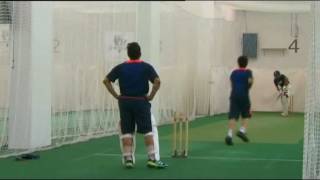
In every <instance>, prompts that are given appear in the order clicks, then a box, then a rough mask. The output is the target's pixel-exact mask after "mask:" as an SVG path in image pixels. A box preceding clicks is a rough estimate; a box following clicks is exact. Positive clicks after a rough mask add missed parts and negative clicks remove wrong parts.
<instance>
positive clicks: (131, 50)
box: [127, 42, 141, 59]
mask: <svg viewBox="0 0 320 180" xmlns="http://www.w3.org/2000/svg"><path fill="white" fill-rule="evenodd" d="M127 53H128V56H129V58H130V59H139V58H140V57H141V50H140V46H139V44H138V43H137V42H131V43H128V45H127Z"/></svg>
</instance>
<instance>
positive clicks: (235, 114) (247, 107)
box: [229, 97, 251, 120]
mask: <svg viewBox="0 0 320 180" xmlns="http://www.w3.org/2000/svg"><path fill="white" fill-rule="evenodd" d="M240 115H241V117H242V118H250V117H251V103H250V99H249V97H231V98H230V110H229V119H236V120H238V119H239V117H240Z"/></svg>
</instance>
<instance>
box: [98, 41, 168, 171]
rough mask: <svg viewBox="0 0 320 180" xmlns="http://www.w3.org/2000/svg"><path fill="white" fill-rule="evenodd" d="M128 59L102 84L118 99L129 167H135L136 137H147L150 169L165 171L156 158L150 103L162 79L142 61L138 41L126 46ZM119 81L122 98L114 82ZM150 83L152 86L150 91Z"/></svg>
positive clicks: (123, 141)
mask: <svg viewBox="0 0 320 180" xmlns="http://www.w3.org/2000/svg"><path fill="white" fill-rule="evenodd" d="M127 53H128V56H129V58H130V59H129V60H128V61H126V62H124V63H121V64H119V65H117V66H116V67H114V68H113V69H112V70H111V72H110V73H109V74H108V75H107V76H106V78H105V80H104V81H103V83H104V84H105V86H106V87H107V89H108V91H109V92H110V93H111V94H112V96H113V97H115V98H116V99H118V104H119V111H120V127H121V134H122V146H123V158H124V160H125V166H126V167H127V168H132V167H133V164H134V162H133V134H134V133H135V128H136V126H137V132H138V133H141V134H144V137H145V145H146V147H147V152H148V158H149V159H148V161H147V166H148V167H154V168H164V167H166V165H165V164H163V163H162V162H161V161H157V160H156V158H155V149H154V141H153V133H152V124H151V110H150V109H151V104H150V102H149V101H151V100H152V99H153V98H154V96H155V95H156V93H157V91H158V90H159V88H160V78H159V76H158V74H157V73H156V71H155V70H154V68H153V67H152V66H151V65H150V64H148V63H146V62H143V61H142V60H140V57H141V50H140V46H139V44H138V43H136V42H132V43H129V44H128V45H127ZM117 79H118V80H119V86H120V95H118V94H117V93H116V91H115V90H114V88H113V86H112V83H111V82H115V81H116V80H117ZM149 81H150V82H151V83H153V86H152V90H151V93H150V94H149V95H148V92H149Z"/></svg>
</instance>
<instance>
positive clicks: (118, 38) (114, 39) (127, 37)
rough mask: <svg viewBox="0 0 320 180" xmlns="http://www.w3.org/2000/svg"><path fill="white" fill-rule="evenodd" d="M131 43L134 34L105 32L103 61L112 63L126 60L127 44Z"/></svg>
mask: <svg viewBox="0 0 320 180" xmlns="http://www.w3.org/2000/svg"><path fill="white" fill-rule="evenodd" d="M133 41H135V33H134V32H106V33H105V48H104V49H105V50H106V51H105V57H106V59H105V60H106V61H109V62H110V61H111V62H114V63H121V62H123V61H125V60H127V59H128V56H127V44H128V43H129V42H133Z"/></svg>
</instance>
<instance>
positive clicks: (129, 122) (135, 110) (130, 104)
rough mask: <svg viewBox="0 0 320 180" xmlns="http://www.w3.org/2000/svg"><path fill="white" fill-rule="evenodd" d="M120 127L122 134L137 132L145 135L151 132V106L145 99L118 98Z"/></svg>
mask: <svg viewBox="0 0 320 180" xmlns="http://www.w3.org/2000/svg"><path fill="white" fill-rule="evenodd" d="M118 103H119V110H120V125H121V133H122V134H128V133H130V134H132V133H134V132H135V128H136V125H137V132H138V133H141V134H146V133H149V132H152V124H151V104H150V103H149V102H148V101H147V100H146V99H141V98H140V99H138V98H137V99H135V98H129V99H128V98H120V99H119V101H118Z"/></svg>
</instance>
